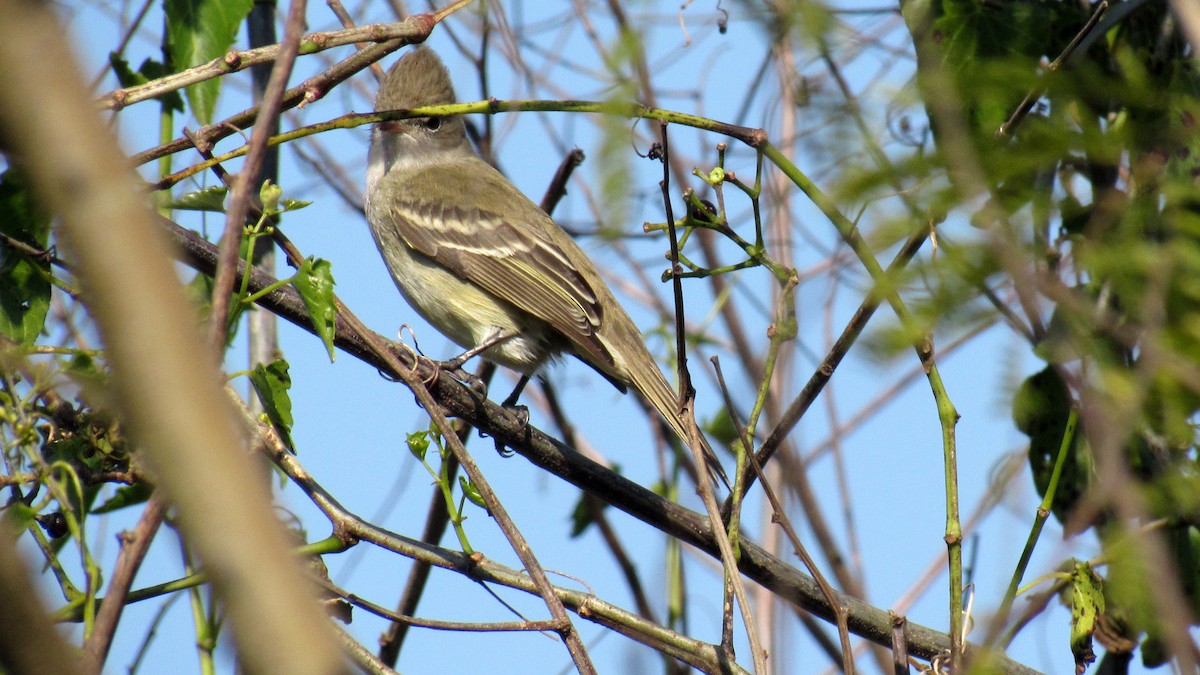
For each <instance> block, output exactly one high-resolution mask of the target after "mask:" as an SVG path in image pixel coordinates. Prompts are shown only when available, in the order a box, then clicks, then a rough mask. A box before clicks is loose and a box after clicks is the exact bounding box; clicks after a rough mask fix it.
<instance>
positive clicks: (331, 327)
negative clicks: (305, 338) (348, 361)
mask: <svg viewBox="0 0 1200 675" xmlns="http://www.w3.org/2000/svg"><path fill="white" fill-rule="evenodd" d="M292 285H293V286H295V287H296V290H297V291H299V292H300V298H301V299H302V300H304V306H305V307H306V308H307V309H308V313H309V315H310V316H311V317H312V322H313V328H314V329H315V330H316V331H317V335H319V336H320V337H321V341H322V342H324V343H325V349H326V350H327V351H328V352H329V360H330V361H333V360H334V351H333V339H334V332H335V330H336V329H337V303H335V302H334V298H333V266H332V265H331V264H330V263H329V261H328V260H321V259H320V258H311V257H310V258H307V259H306V260H305V261H304V263H303V264H301V265H300V270H299V271H298V272H297V273H296V276H295V277H294V278H293V279H292Z"/></svg>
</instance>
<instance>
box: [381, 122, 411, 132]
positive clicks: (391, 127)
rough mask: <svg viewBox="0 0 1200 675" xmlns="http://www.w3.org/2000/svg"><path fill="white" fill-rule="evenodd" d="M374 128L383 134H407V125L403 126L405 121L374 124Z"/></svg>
mask: <svg viewBox="0 0 1200 675" xmlns="http://www.w3.org/2000/svg"><path fill="white" fill-rule="evenodd" d="M376 127H377V128H378V129H379V130H380V131H382V132H383V133H385V134H405V133H408V125H407V124H405V120H386V121H383V122H379V123H378V124H376Z"/></svg>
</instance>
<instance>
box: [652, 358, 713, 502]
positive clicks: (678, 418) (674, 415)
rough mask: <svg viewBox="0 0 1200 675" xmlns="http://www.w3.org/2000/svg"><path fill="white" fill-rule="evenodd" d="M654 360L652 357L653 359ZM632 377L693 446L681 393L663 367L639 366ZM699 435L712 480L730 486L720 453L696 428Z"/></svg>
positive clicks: (676, 433)
mask: <svg viewBox="0 0 1200 675" xmlns="http://www.w3.org/2000/svg"><path fill="white" fill-rule="evenodd" d="M651 364H653V361H651ZM630 375H631V376H632V379H633V387H634V389H636V390H637V391H638V392H639V393H640V394H641V395H642V396H643V397H644V398H645V399H646V400H647V401H649V402H650V405H652V406H654V409H655V410H657V411H658V413H659V414H660V415H662V418H663V420H664V421H665V422H666V423H667V426H669V427H671V430H672V431H674V432H675V435H676V436H677V437H679V440H680V441H681V442H682V443H683V444H684V445H685V446H688V447H691V444H692V442H691V440H690V438H691V436H690V434H689V433H688V431H687V429H688V426H689V425H688V424H687V423H685V422H684V417H683V412H682V411H681V410H680V409H679V396H678V394H676V393H675V390H674V389H672V388H671V385H670V384H667V379H666V378H665V377H663V374H662V371H660V370H659V369H658V366H657V365H651V366H650V367H648V368H645V369H640V370H639V371H638V372H633V373H630ZM696 437H697V438H698V439H699V442H700V452H701V453H702V454H703V455H704V464H705V469H706V470H707V472H708V476H709V478H710V479H712V481H713V483H716V482H717V481H718V480H720V481H721V482H722V483H724V484H725V487H726V489H731V488H730V485H729V477H728V476H726V475H725V469H724V468H722V467H721V461H720V460H719V459H717V454H716V453H715V452H713V449H712V446H711V445H709V443H708V440H707V439H705V438H704V434H702V433H700V430H699V429H697V430H696Z"/></svg>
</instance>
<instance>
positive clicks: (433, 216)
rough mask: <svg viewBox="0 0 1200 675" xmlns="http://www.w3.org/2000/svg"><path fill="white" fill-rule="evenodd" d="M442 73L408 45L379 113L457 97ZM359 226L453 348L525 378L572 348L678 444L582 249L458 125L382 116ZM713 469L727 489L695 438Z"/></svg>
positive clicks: (649, 371) (658, 391)
mask: <svg viewBox="0 0 1200 675" xmlns="http://www.w3.org/2000/svg"><path fill="white" fill-rule="evenodd" d="M455 100H456V99H455V95H454V85H453V84H452V83H451V80H450V73H449V72H448V71H447V70H446V67H445V65H443V64H442V61H441V59H440V58H438V56H437V54H435V53H434V52H433V51H432V50H430V49H428V48H425V47H420V48H417V49H415V50H413V51H411V52H409V53H408V54H406V55H405V56H404V57H403V58H401V59H400V60H399V61H397V62H396V64H395V65H394V66H392V68H391V69H390V70H389V71H388V73H387V75H386V76H385V77H384V80H383V83H382V84H381V85H380V88H379V95H378V97H377V98H376V100H375V109H376V110H396V109H411V108H417V107H420V106H427V105H444V104H449V103H454V102H455ZM366 213H367V220H368V222H369V223H370V225H371V233H372V235H373V236H374V238H375V244H376V246H378V248H379V252H380V253H381V254H382V255H383V259H384V262H385V263H386V264H387V267H388V270H389V271H390V272H391V274H392V279H393V280H394V281H395V282H396V286H397V287H399V289H400V292H401V293H402V294H403V295H404V297H405V298H406V299H407V300H408V303H409V304H410V305H411V306H412V307H413V309H415V310H416V311H417V312H418V313H419V314H420V315H421V316H422V317H424V318H425V320H426V321H428V322H429V324H430V325H432V326H433V327H434V328H436V329H437V330H439V331H440V332H441V333H443V334H444V335H445V336H446V337H448V338H450V339H451V340H453V341H454V342H456V343H457V344H458V345H460V346H462V347H463V348H464V349H471V348H474V347H481V346H484V345H491V346H489V347H487V349H486V350H484V351H483V352H482V355H483V357H484V358H486V359H489V360H491V361H493V362H495V363H497V364H499V365H502V366H505V367H508V368H512V369H513V370H516V371H518V372H520V373H522V375H523V378H522V380H521V384H520V385H518V389H517V391H516V392H514V395H513V396H512V397H510V399H509V401H507V402H506V403H514V402H515V397H516V395H517V394H519V392H520V387H521V386H523V384H524V382H525V381H526V380H527V379H528V378H529V376H531V375H533V374H534V373H535V372H536V371H537V370H538V369H539V368H541V367H542V366H543V365H544V364H545V363H546V362H547V361H549V360H550V359H552V358H554V357H556V356H558V355H560V354H563V353H569V354H574V355H575V356H576V357H578V358H579V359H581V360H582V361H583V362H584V363H587V364H588V365H589V366H591V367H592V368H594V369H596V371H597V372H599V373H600V374H601V375H603V376H604V377H605V378H607V379H608V381H609V382H612V383H613V384H614V385H615V386H616V387H617V388H618V389H620V390H621V391H622V392H625V391H627V390H628V388H629V387H633V388H634V389H635V390H636V391H637V392H638V393H639V394H641V395H642V396H643V397H644V398H645V399H646V400H647V401H649V402H650V403H651V404H652V405H653V406H654V408H655V409H656V410H658V412H659V413H660V414H661V415H662V416H663V419H664V420H666V422H667V424H668V425H669V426H670V427H671V429H672V430H673V431H674V432H675V433H676V434H677V435H678V436H679V438H680V440H682V441H683V442H684V443H685V444H686V443H687V439H688V435H687V432H686V426H685V424H684V421H683V417H682V414H681V412H680V410H679V405H678V402H677V396H676V394H675V392H674V391H673V390H672V389H671V386H670V385H669V384H667V380H666V378H664V377H663V374H662V371H660V370H659V368H658V365H657V364H656V363H655V362H654V358H653V357H651V356H650V352H649V351H648V350H647V349H646V345H645V342H644V341H643V339H642V334H641V332H640V331H639V330H638V329H637V326H635V325H634V323H633V321H632V320H631V319H630V318H629V315H628V314H626V313H625V311H624V310H623V309H622V308H621V305H620V304H619V303H618V302H617V299H616V298H615V297H613V294H612V292H611V291H610V290H609V289H608V286H607V285H606V284H605V283H604V281H603V280H602V279H601V278H600V274H599V272H597V270H596V267H595V265H593V264H592V261H591V260H590V259H589V258H588V257H587V255H586V254H585V253H584V252H583V250H582V249H580V248H579V245H578V244H576V243H575V241H574V240H573V239H572V238H571V237H570V236H568V235H567V234H566V233H565V232H563V231H562V229H561V228H559V227H558V225H557V224H555V222H554V221H553V220H551V218H550V216H549V215H547V214H546V212H545V211H543V210H542V209H541V208H540V207H538V205H536V204H534V203H533V202H532V201H530V199H529V198H528V197H526V196H525V195H524V194H523V193H522V192H521V191H520V190H519V189H517V187H516V186H515V185H513V184H512V182H510V181H509V180H508V178H506V177H505V176H504V175H503V174H501V173H500V172H499V171H497V170H496V169H495V168H493V167H492V166H491V165H490V164H488V163H487V162H485V161H483V160H482V159H480V158H479V156H478V155H477V154H476V152H475V150H474V148H473V147H472V146H471V143H470V141H469V140H468V138H467V133H466V125H465V123H464V121H463V120H462V118H460V117H418V118H412V119H405V120H392V121H386V122H380V123H378V124H377V125H376V126H375V129H374V130H373V132H372V134H371V150H370V156H369V163H368V168H367V191H366ZM700 440H701V443H702V445H703V448H702V450H703V452H704V453H705V455H706V457H707V461H708V463H709V465H710V466H709V467H708V470H709V471H710V472H714V473H715V474H716V475H717V476H719V477H720V478H721V480H723V481H725V482H726V484H728V481H727V480H726V478H725V474H724V471H723V470H722V469H721V465H720V463H719V461H718V460H717V458H716V456H715V454H714V453H713V451H712V448H711V447H709V445H708V443H707V442H705V441H704V439H703V437H701V439H700Z"/></svg>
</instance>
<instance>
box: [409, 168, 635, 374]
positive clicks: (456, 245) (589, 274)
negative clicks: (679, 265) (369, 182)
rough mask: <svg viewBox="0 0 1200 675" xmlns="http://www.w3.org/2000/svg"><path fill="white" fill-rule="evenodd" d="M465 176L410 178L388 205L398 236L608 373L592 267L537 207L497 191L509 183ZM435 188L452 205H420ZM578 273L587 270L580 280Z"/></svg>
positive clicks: (497, 177) (490, 176) (438, 172)
mask: <svg viewBox="0 0 1200 675" xmlns="http://www.w3.org/2000/svg"><path fill="white" fill-rule="evenodd" d="M477 161H479V160H477ZM480 163H481V164H482V161H480ZM484 166H486V165H484ZM473 168H474V167H473ZM490 168H491V167H488V169H490ZM472 174H473V175H472V180H471V181H463V180H462V178H461V173H460V172H459V171H457V170H456V169H454V168H453V166H448V167H435V168H427V169H424V170H422V171H421V172H420V173H419V174H417V175H413V176H409V177H408V178H407V180H405V181H404V185H405V188H406V189H405V191H404V194H403V196H401V197H400V198H399V199H397V200H396V201H395V202H394V203H393V204H392V212H393V216H394V218H393V219H392V220H393V222H394V223H395V224H396V226H397V228H398V229H399V231H400V235H401V236H402V237H403V238H404V240H405V241H406V242H407V243H408V244H409V245H410V246H412V247H413V248H414V249H415V250H417V251H419V252H420V253H422V254H424V255H425V256H427V257H429V258H430V259H432V260H434V261H435V262H437V263H438V264H440V265H442V266H444V267H445V268H446V269H448V270H450V271H451V272H453V273H454V274H456V275H458V276H459V277H460V278H462V279H465V280H467V281H469V282H471V283H474V284H476V285H478V286H479V287H481V288H483V289H484V290H486V291H488V292H489V293H492V294H494V295H495V296H497V297H499V298H502V299H503V300H505V301H507V302H508V303H510V304H512V305H513V306H515V307H516V308H517V309H519V310H521V311H524V312H528V313H529V314H531V315H533V316H534V317H537V318H538V319H541V320H542V321H545V322H546V323H548V324H550V325H551V326H552V327H554V328H555V329H556V330H557V331H558V332H560V333H561V334H562V335H563V336H564V337H565V338H567V340H569V341H570V343H571V344H572V346H573V347H574V348H575V351H576V352H578V353H579V355H580V356H582V357H584V360H586V361H588V362H589V363H590V364H591V365H592V366H593V367H595V368H597V369H598V370H600V371H601V372H606V371H607V373H614V372H615V371H616V363H615V360H614V358H613V356H612V354H611V353H610V352H609V350H608V348H607V347H606V346H605V345H604V343H603V342H602V341H601V340H600V339H599V338H598V336H597V331H598V330H599V328H600V323H601V321H603V318H604V317H603V308H602V306H601V302H600V294H601V293H604V292H605V289H603V288H601V289H599V290H598V289H597V284H603V282H602V281H601V280H600V278H599V275H598V274H597V273H596V272H595V270H594V269H590V267H591V262H590V261H589V260H588V259H587V257H586V255H585V254H584V253H583V252H582V250H579V248H578V246H577V245H576V244H575V242H574V241H573V240H571V239H570V237H568V236H566V234H565V233H562V232H561V231H558V232H557V233H556V232H555V230H557V228H558V225H556V224H555V223H554V221H552V220H551V219H550V217H549V216H547V215H546V214H545V212H543V211H542V210H541V209H540V208H538V206H537V205H536V204H534V203H533V202H531V201H529V200H528V198H526V197H525V196H524V195H521V194H520V193H519V192H517V194H518V195H520V198H519V199H515V198H514V196H513V194H512V192H510V191H509V190H512V191H516V188H515V187H512V186H511V185H503V184H498V181H507V180H508V179H506V178H504V177H503V176H502V175H501V174H500V173H499V172H495V173H493V172H492V171H485V172H478V171H475V172H472ZM481 174H482V175H481ZM435 184H440V185H441V186H442V189H443V190H444V186H446V185H451V186H454V188H455V199H454V202H453V203H452V204H446V203H441V202H439V201H435V200H431V199H429V198H428V197H427V195H428V194H429V193H430V192H429V188H430V187H431V186H432V185H435ZM499 199H503V200H504V201H505V202H506V203H507V204H508V205H509V207H512V205H513V204H514V203H519V204H520V206H519V208H520V209H521V212H520V213H519V214H510V216H509V217H508V218H506V217H505V216H503V215H501V214H499V213H498V212H497V211H496V210H495V208H494V206H493V205H494V204H495V203H496V202H497V200H499ZM508 210H510V211H511V210H512V209H511V208H509V209H508ZM513 221H517V222H516V223H514V222H513ZM555 234H562V235H563V236H561V237H557V236H555ZM568 249H574V250H568ZM581 266H587V267H588V269H585V270H583V272H582V273H581V271H580V267H581ZM591 280H594V281H591Z"/></svg>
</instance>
